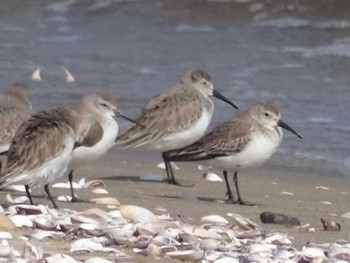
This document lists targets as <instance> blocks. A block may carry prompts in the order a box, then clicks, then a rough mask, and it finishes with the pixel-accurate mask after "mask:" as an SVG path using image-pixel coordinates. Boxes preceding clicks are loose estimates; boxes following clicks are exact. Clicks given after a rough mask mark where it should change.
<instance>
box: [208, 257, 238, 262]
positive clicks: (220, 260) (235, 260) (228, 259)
mask: <svg viewBox="0 0 350 263" xmlns="http://www.w3.org/2000/svg"><path fill="white" fill-rule="evenodd" d="M214 263H239V261H238V260H237V259H235V258H231V257H223V258H219V259H217V260H215V261H214Z"/></svg>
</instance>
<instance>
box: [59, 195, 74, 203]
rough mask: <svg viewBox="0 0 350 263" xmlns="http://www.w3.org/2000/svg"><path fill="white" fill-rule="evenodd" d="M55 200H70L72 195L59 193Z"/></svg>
mask: <svg viewBox="0 0 350 263" xmlns="http://www.w3.org/2000/svg"><path fill="white" fill-rule="evenodd" d="M57 200H58V201H60V202H71V201H72V196H71V195H59V196H57Z"/></svg>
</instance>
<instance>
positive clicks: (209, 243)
mask: <svg viewBox="0 0 350 263" xmlns="http://www.w3.org/2000/svg"><path fill="white" fill-rule="evenodd" d="M199 242H200V244H201V247H202V248H203V249H205V250H207V251H208V250H217V249H218V247H219V245H220V243H221V242H220V241H219V240H216V239H202V240H200V241H199Z"/></svg>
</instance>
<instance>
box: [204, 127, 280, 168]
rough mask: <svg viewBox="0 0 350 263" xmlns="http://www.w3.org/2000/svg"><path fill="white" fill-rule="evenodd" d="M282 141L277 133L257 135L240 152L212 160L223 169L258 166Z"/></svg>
mask: <svg viewBox="0 0 350 263" xmlns="http://www.w3.org/2000/svg"><path fill="white" fill-rule="evenodd" d="M280 142H281V137H280V136H279V135H278V134H277V133H276V136H273V137H270V138H269V137H264V136H257V137H255V139H253V140H252V141H250V142H249V143H248V144H247V146H246V147H245V148H244V149H243V150H242V151H241V152H239V153H237V154H233V155H230V156H227V157H218V158H215V159H213V160H212V161H211V164H212V165H213V166H214V167H217V168H220V169H222V170H228V171H237V170H240V169H245V168H248V167H252V166H258V165H261V164H262V163H264V162H265V161H267V160H268V159H269V158H270V157H271V155H272V154H273V153H274V152H275V150H276V149H277V147H278V145H279V144H280Z"/></svg>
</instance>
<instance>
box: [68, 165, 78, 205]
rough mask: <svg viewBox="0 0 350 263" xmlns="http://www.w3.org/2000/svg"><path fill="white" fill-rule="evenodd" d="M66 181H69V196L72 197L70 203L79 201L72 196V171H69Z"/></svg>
mask: <svg viewBox="0 0 350 263" xmlns="http://www.w3.org/2000/svg"><path fill="white" fill-rule="evenodd" d="M68 181H69V185H70V193H71V196H72V200H71V202H78V201H79V199H78V198H77V197H76V196H75V194H74V187H73V170H70V171H69V174H68Z"/></svg>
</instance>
